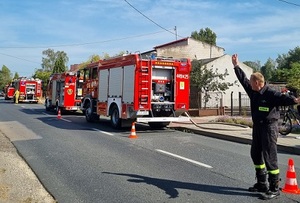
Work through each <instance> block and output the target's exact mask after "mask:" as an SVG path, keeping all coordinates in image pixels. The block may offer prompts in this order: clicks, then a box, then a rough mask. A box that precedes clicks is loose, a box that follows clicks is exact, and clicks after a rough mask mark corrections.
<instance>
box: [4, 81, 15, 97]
mask: <svg viewBox="0 0 300 203" xmlns="http://www.w3.org/2000/svg"><path fill="white" fill-rule="evenodd" d="M3 90H4V99H5V100H10V99H13V98H14V94H15V88H14V87H13V86H12V84H9V85H5V87H4V89H3Z"/></svg>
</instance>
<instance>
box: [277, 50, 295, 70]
mask: <svg viewBox="0 0 300 203" xmlns="http://www.w3.org/2000/svg"><path fill="white" fill-rule="evenodd" d="M276 62H277V64H278V66H277V68H278V69H291V68H292V67H291V65H292V64H293V63H295V62H300V47H299V46H297V47H295V48H294V49H291V50H289V52H288V53H287V54H282V55H278V57H277V59H276Z"/></svg>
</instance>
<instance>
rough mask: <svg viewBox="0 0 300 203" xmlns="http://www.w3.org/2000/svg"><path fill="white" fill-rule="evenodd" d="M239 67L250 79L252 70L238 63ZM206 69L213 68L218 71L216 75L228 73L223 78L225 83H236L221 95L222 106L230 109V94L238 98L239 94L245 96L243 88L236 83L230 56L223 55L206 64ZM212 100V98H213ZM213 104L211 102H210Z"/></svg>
mask: <svg viewBox="0 0 300 203" xmlns="http://www.w3.org/2000/svg"><path fill="white" fill-rule="evenodd" d="M239 65H240V67H241V68H242V70H244V72H245V73H246V75H247V77H248V78H250V75H251V74H252V72H253V70H252V68H250V67H249V66H247V65H245V64H243V63H242V62H240V64H239ZM206 66H207V68H213V69H218V73H222V74H223V73H225V69H227V71H228V74H229V75H228V76H227V77H226V78H225V81H226V82H230V83H234V82H235V81H236V84H235V85H233V86H231V87H230V88H229V89H228V90H226V91H225V94H223V106H227V107H230V106H231V92H233V97H234V98H238V96H239V92H241V93H242V94H246V92H245V90H244V88H243V87H242V85H241V84H240V82H239V81H238V79H237V77H236V75H235V72H234V69H233V65H232V60H231V55H224V56H222V57H220V58H218V59H216V60H214V61H212V62H210V63H208V64H206ZM213 100H214V98H213ZM212 103H213V102H212ZM237 105H238V104H234V106H237ZM207 107H215V106H207Z"/></svg>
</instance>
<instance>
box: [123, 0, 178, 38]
mask: <svg viewBox="0 0 300 203" xmlns="http://www.w3.org/2000/svg"><path fill="white" fill-rule="evenodd" d="M124 1H125V2H126V3H127V4H128V5H129V6H130V7H131V8H133V9H134V10H136V11H137V12H138V13H139V14H141V15H142V16H144V17H145V18H147V19H148V20H149V21H151V22H152V23H154V24H155V25H157V26H158V27H160V28H161V29H163V30H165V31H167V32H169V33H171V34H173V35H175V36H176V37H177V36H178V35H177V33H174V32H171V31H170V30H167V29H166V28H164V27H163V26H161V25H159V24H158V23H156V22H155V21H154V20H152V19H150V18H149V17H148V16H146V15H145V14H143V13H142V12H141V11H139V10H138V9H137V8H135V7H134V6H133V5H132V4H130V3H129V2H128V1H127V0H124ZM180 37H181V36H180ZM182 38H184V37H182Z"/></svg>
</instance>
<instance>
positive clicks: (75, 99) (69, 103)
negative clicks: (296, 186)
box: [45, 72, 83, 112]
mask: <svg viewBox="0 0 300 203" xmlns="http://www.w3.org/2000/svg"><path fill="white" fill-rule="evenodd" d="M82 82H83V79H82V78H80V75H77V73H75V72H65V73H55V74H52V75H51V76H50V79H49V82H48V85H47V93H46V100H45V107H46V111H49V110H51V109H55V110H56V111H57V112H58V110H59V109H61V110H62V111H63V110H67V111H77V110H79V109H80V103H81V99H82V98H81V97H82Z"/></svg>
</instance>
